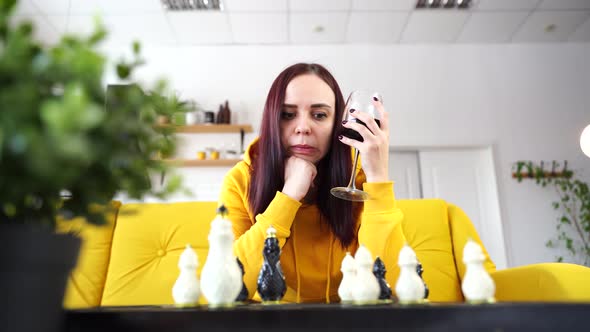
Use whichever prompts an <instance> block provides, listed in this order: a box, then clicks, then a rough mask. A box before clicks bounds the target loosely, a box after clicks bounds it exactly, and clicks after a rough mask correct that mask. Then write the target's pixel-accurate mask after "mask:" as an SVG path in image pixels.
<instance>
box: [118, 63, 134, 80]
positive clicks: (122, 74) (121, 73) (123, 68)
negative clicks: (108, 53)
mask: <svg viewBox="0 0 590 332" xmlns="http://www.w3.org/2000/svg"><path fill="white" fill-rule="evenodd" d="M130 75H131V68H130V67H129V65H126V64H118V65H117V76H118V77H119V78H120V79H123V80H124V79H127V78H129V76H130Z"/></svg>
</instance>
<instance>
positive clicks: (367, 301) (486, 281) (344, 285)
mask: <svg viewBox="0 0 590 332" xmlns="http://www.w3.org/2000/svg"><path fill="white" fill-rule="evenodd" d="M227 214H228V211H227V209H226V208H225V207H224V206H223V205H222V206H220V207H219V208H218V209H217V215H216V217H215V219H214V220H213V221H212V223H211V230H210V232H209V236H208V240H209V253H208V255H207V260H206V261H205V265H204V266H203V269H202V271H201V280H199V279H198V277H197V268H198V265H199V263H198V257H197V254H196V253H195V251H194V250H193V249H192V248H191V246H190V245H189V244H187V245H186V248H185V250H184V251H183V253H182V254H181V255H180V258H179V261H178V268H179V269H180V274H179V276H178V279H177V280H176V282H175V283H174V286H173V287H172V296H173V298H174V303H175V306H176V307H181V308H182V307H195V306H198V305H199V304H198V303H199V298H200V297H201V295H203V296H204V297H205V299H206V300H207V303H208V304H207V306H208V307H209V308H220V307H224V308H227V307H233V306H235V305H239V304H246V303H247V302H246V301H247V300H248V298H249V294H248V289H247V288H246V286H245V284H244V282H243V276H244V269H243V265H242V263H241V262H240V260H239V259H238V258H237V257H235V256H234V254H233V242H234V235H233V231H232V225H231V222H230V221H229V220H228V219H227ZM280 255H281V248H280V246H279V241H278V239H277V238H276V230H275V229H274V228H273V227H272V226H270V227H269V228H268V229H267V232H266V238H265V240H264V248H263V250H262V256H263V259H264V260H263V263H262V266H261V268H260V272H259V274H258V279H257V292H258V294H259V295H260V298H261V299H262V304H263V305H268V304H280V303H281V300H282V298H283V296H284V295H285V293H286V290H287V284H286V281H285V277H284V274H283V272H282V269H281V264H280ZM484 260H485V255H484V254H483V250H482V248H481V246H480V245H479V244H477V243H476V242H475V241H473V240H469V241H468V242H467V244H466V245H465V247H464V249H463V263H464V264H465V265H466V272H465V276H464V278H463V281H462V284H461V289H462V291H463V295H464V297H465V299H466V301H467V302H468V303H472V304H482V303H493V302H495V299H494V293H495V284H494V281H493V279H492V278H491V277H490V275H489V274H488V272H487V271H486V270H485V268H484V266H483V262H484ZM397 263H398V265H399V267H400V275H399V277H398V279H397V282H396V284H395V288H394V290H395V295H393V291H392V289H391V287H390V285H389V284H388V283H387V281H386V279H385V275H386V272H387V271H386V268H385V264H384V263H383V261H382V260H381V259H380V258H379V257H377V258H376V259H375V260H373V257H372V255H371V252H370V251H369V250H368V249H367V248H366V247H365V246H363V245H361V246H360V247H359V248H358V249H357V251H356V253H355V255H354V256H352V255H351V254H350V253H347V254H346V256H345V257H344V259H343V260H342V264H341V269H340V270H341V272H342V281H341V282H340V285H339V287H338V296H339V297H340V301H341V303H342V304H346V305H359V306H366V305H382V304H388V303H398V304H401V305H419V304H427V303H428V294H429V289H428V286H427V285H426V283H425V282H424V280H423V279H422V273H423V268H422V265H421V264H420V262H419V261H418V259H417V256H416V253H415V252H414V251H413V250H412V248H411V247H410V246H409V245H407V244H406V245H404V246H403V248H402V249H401V250H400V253H399V257H398V262H397Z"/></svg>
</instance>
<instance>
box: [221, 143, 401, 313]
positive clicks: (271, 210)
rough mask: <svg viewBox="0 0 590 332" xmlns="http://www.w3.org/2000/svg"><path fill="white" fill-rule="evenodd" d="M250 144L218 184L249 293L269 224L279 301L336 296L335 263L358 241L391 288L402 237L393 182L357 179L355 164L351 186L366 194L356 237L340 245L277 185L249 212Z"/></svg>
mask: <svg viewBox="0 0 590 332" xmlns="http://www.w3.org/2000/svg"><path fill="white" fill-rule="evenodd" d="M256 144H258V140H255V141H254V142H252V143H251V144H250V146H249V147H248V150H247V151H246V154H245V157H244V160H243V161H241V162H239V163H238V164H237V165H236V166H234V167H233V168H232V169H231V170H230V171H229V172H228V173H227V174H226V176H225V178H224V181H223V187H222V190H221V202H222V203H223V204H225V206H226V207H227V208H228V210H229V219H230V220H231V222H232V224H233V231H234V235H235V237H236V241H235V243H234V253H235V255H236V256H237V257H238V258H239V259H240V261H241V262H242V263H243V265H244V270H245V275H244V282H245V284H246V287H247V288H248V293H249V294H250V297H252V295H253V294H254V293H255V292H256V286H257V285H256V281H257V278H258V273H259V271H260V268H261V266H262V262H263V258H262V249H263V246H264V239H265V238H266V229H267V228H268V227H269V226H270V225H271V224H272V226H273V227H274V228H276V230H277V238H278V240H279V244H280V246H281V249H282V253H281V267H282V269H283V272H284V275H285V279H286V282H287V293H286V294H285V297H284V298H283V301H285V302H324V301H325V302H337V301H339V298H338V286H339V285H340V281H341V280H342V273H341V272H340V264H341V262H342V259H343V258H344V256H345V255H346V252H347V251H349V252H350V253H351V254H353V255H354V253H355V252H356V249H357V248H358V246H359V243H360V244H363V245H364V246H365V247H367V249H369V251H371V253H372V255H373V259H375V258H376V257H377V256H378V257H381V259H382V260H383V262H384V263H385V266H386V268H387V271H388V272H387V275H386V277H387V281H388V282H389V285H390V286H391V287H392V288H393V287H394V286H395V282H396V280H397V277H398V275H399V268H398V266H397V257H398V253H399V251H400V249H401V247H402V246H403V245H404V243H405V242H406V241H405V237H404V234H403V232H402V226H401V221H402V219H403V214H402V212H401V211H400V209H399V208H398V207H397V205H396V202H395V198H394V194H393V183H392V182H383V183H362V182H364V179H365V177H364V175H363V174H362V171H360V166H359V167H357V172H359V176H357V186H358V187H360V184H362V188H363V190H364V191H366V192H367V193H369V195H370V196H371V197H372V199H371V200H369V201H366V202H364V207H363V211H362V213H361V215H360V228H358V234H357V235H358V236H357V241H353V243H352V244H351V245H350V246H349V247H348V248H346V249H342V246H341V245H340V243H339V242H338V240H337V238H336V237H335V236H334V235H333V234H332V232H331V231H330V229H329V227H328V226H327V225H326V224H325V223H324V224H322V223H320V212H319V209H318V207H317V206H316V205H308V204H304V203H301V202H298V201H296V200H294V199H292V198H291V197H289V196H287V195H285V194H283V193H281V192H279V191H277V193H276V196H275V197H274V199H273V200H272V202H271V203H270V205H269V206H268V207H267V209H266V210H265V211H264V213H262V214H259V215H257V216H253V215H252V212H251V211H250V206H249V204H248V197H247V195H248V188H249V185H250V171H249V168H250V164H251V159H250V158H251V157H252V156H250V150H251V149H252V147H253V146H255V145H256ZM254 157H255V156H254ZM359 165H360V163H359ZM335 199H336V198H335ZM256 297H257V296H256Z"/></svg>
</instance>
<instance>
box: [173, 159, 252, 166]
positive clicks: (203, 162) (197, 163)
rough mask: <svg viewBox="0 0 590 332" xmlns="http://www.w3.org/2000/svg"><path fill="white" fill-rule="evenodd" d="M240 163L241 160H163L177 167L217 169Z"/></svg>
mask: <svg viewBox="0 0 590 332" xmlns="http://www.w3.org/2000/svg"><path fill="white" fill-rule="evenodd" d="M240 161H242V159H217V160H212V159H205V160H198V159H165V160H164V162H166V163H167V164H170V165H172V166H177V167H218V166H229V167H231V166H234V165H235V164H237V163H239V162H240Z"/></svg>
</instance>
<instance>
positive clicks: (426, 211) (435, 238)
mask: <svg viewBox="0 0 590 332" xmlns="http://www.w3.org/2000/svg"><path fill="white" fill-rule="evenodd" d="M398 206H399V208H400V209H401V210H402V211H403V213H404V220H403V223H402V226H403V229H404V234H405V236H406V240H407V241H408V244H409V245H410V246H411V247H412V248H413V249H414V251H415V252H416V256H418V260H419V261H420V263H422V267H423V269H424V273H423V274H422V278H423V279H424V281H425V282H426V284H427V285H428V289H429V291H430V294H429V296H428V299H429V300H430V301H433V302H446V301H451V302H452V301H462V300H463V293H462V292H461V285H460V282H459V278H458V276H457V270H456V268H455V258H454V256H453V246H452V243H451V242H452V241H451V235H450V231H449V220H448V214H447V204H446V202H445V201H443V200H439V199H416V200H399V201H398ZM392 287H394V285H392Z"/></svg>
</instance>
